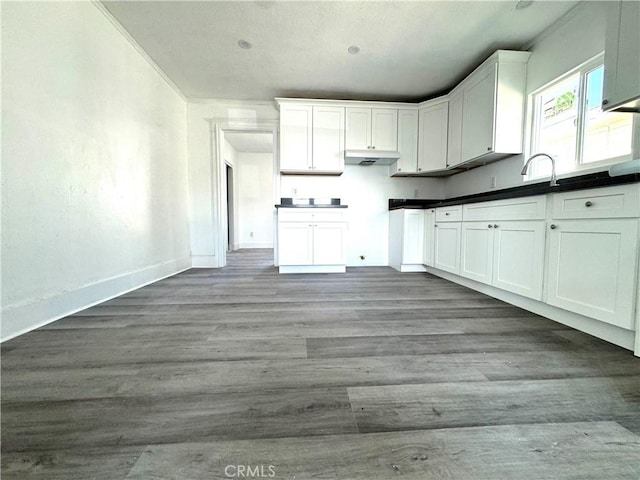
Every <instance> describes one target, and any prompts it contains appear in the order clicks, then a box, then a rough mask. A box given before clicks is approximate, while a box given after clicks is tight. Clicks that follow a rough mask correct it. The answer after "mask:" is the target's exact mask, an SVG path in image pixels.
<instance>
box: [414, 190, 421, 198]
mask: <svg viewBox="0 0 640 480" xmlns="http://www.w3.org/2000/svg"><path fill="white" fill-rule="evenodd" d="M418 195H420V192H418V189H417V188H416V189H415V190H414V191H413V198H418Z"/></svg>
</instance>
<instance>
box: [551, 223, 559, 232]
mask: <svg viewBox="0 0 640 480" xmlns="http://www.w3.org/2000/svg"><path fill="white" fill-rule="evenodd" d="M549 228H550V229H551V230H555V229H556V228H558V227H557V226H556V225H555V224H553V223H552V224H551V225H549Z"/></svg>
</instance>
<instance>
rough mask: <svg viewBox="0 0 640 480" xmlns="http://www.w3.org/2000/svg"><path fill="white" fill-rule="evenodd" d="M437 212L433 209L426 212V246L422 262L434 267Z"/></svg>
mask: <svg viewBox="0 0 640 480" xmlns="http://www.w3.org/2000/svg"><path fill="white" fill-rule="evenodd" d="M435 229H436V211H435V209H433V208H430V209H427V210H425V211H424V246H423V248H422V254H423V259H422V262H423V263H424V264H425V265H426V266H428V267H433V255H434V252H435V248H434V247H435V245H434V243H435Z"/></svg>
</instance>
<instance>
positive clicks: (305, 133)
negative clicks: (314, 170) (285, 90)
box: [280, 105, 313, 171]
mask: <svg viewBox="0 0 640 480" xmlns="http://www.w3.org/2000/svg"><path fill="white" fill-rule="evenodd" d="M312 118H313V111H312V107H311V106H309V105H282V106H281V107H280V170H281V171H305V170H311V166H312V163H311V159H312V151H311V145H312V125H313V123H312Z"/></svg>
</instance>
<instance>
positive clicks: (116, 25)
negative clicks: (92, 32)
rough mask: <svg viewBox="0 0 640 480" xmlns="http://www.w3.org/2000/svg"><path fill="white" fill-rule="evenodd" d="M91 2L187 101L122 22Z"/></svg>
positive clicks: (97, 1) (99, 2) (184, 99)
mask: <svg viewBox="0 0 640 480" xmlns="http://www.w3.org/2000/svg"><path fill="white" fill-rule="evenodd" d="M91 3H92V4H93V5H94V6H95V7H96V8H97V9H98V10H100V12H101V13H102V14H103V15H104V16H105V17H106V19H107V20H109V22H110V23H111V24H112V25H113V26H114V27H115V28H116V30H118V32H120V34H121V35H122V36H123V37H124V38H125V39H126V40H127V41H128V42H129V43H130V44H131V46H132V47H133V48H134V49H135V50H136V51H137V52H138V53H139V54H140V55H141V56H142V58H144V59H145V60H146V61H147V63H148V64H149V65H151V67H153V69H154V70H155V71H156V72H157V73H158V75H160V77H161V78H162V79H163V80H164V81H165V82H166V83H167V85H169V86H170V87H171V88H172V89H173V90H174V91H175V92H176V93H177V94H178V95H179V96H180V98H181V99H182V100H183V101H185V102H187V101H188V99H187V97H186V96H185V94H184V93H182V90H180V89H179V88H178V86H177V85H176V84H175V83H174V82H173V80H171V79H170V78H169V76H168V75H167V74H166V73H165V72H164V70H162V69H161V68H160V67H159V66H158V64H157V63H156V62H154V61H153V59H152V58H151V57H150V56H149V54H148V53H147V52H145V50H144V49H143V48H142V47H141V46H140V44H139V43H138V42H136V40H135V39H134V38H133V37H132V36H131V34H130V33H129V32H127V30H126V29H125V28H124V27H123V26H122V24H121V23H120V22H119V21H118V20H117V19H116V18H115V17H114V16H113V15H112V14H111V12H110V11H109V10H108V9H107V7H105V6H104V4H103V3H102V2H101V1H100V0H91Z"/></svg>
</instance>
